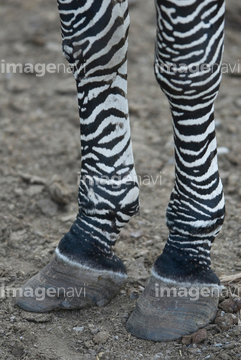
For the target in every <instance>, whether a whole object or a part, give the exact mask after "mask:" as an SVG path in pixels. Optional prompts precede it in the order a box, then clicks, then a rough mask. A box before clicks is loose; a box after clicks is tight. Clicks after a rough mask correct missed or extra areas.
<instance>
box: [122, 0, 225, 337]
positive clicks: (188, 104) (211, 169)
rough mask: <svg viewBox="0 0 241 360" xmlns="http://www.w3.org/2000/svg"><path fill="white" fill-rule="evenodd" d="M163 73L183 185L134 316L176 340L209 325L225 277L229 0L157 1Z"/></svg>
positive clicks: (135, 322)
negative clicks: (224, 95) (224, 77)
mask: <svg viewBox="0 0 241 360" xmlns="http://www.w3.org/2000/svg"><path fill="white" fill-rule="evenodd" d="M156 10H157V26H158V28H157V41H156V61H155V74H156V78H157V81H158V82H159V84H160V86H161V88H162V90H163V91H164V93H165V94H166V96H167V98H168V100H169V103H170V107H171V112H172V118H173V132H174V147H175V161H176V166H175V185H174V189H173V191H172V194H171V197H170V202H169V205H168V208H167V213H166V219H167V226H168V228H169V237H168V240H167V243H166V245H165V248H164V251H163V253H162V254H161V256H159V258H158V259H157V260H156V262H155V264H154V266H153V269H152V275H151V278H150V280H149V283H148V284H147V287H146V288H145V290H144V293H143V294H142V295H141V297H140V298H139V299H138V301H137V305H136V308H135V310H134V312H133V313H132V315H131V317H130V319H129V320H128V323H127V329H128V330H129V331H130V332H131V333H132V334H134V335H136V336H138V337H141V338H145V339H149V340H159V341H161V340H173V339H177V338H179V337H181V336H183V335H186V334H189V333H191V332H194V331H196V330H197V329H199V328H201V327H203V326H205V325H207V324H208V323H209V322H210V321H211V320H212V319H213V318H214V317H215V314H216V311H217V304H218V293H219V284H220V282H219V279H218V277H217V276H216V275H215V273H214V272H213V271H212V270H211V267H210V265H211V261H210V249H211V245H212V242H213V241H214V238H215V236H216V235H217V233H218V232H219V231H220V229H221V226H222V223H223V221H224V213H225V209H224V197H223V188H222V183H221V180H220V177H219V173H218V164H217V145H216V137H215V121H214V113H213V111H214V108H213V103H214V100H215V98H216V96H217V93H218V88H219V84H220V80H221V70H220V65H221V59H222V52H223V28H224V10H225V9H224V1H223V0H205V1H199V0H187V1H180V0H157V1H156Z"/></svg>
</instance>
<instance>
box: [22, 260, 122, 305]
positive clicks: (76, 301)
mask: <svg viewBox="0 0 241 360" xmlns="http://www.w3.org/2000/svg"><path fill="white" fill-rule="evenodd" d="M126 278H127V275H126V274H124V273H118V272H113V271H105V270H96V269H91V268H88V267H86V266H81V265H79V264H78V265H70V264H68V263H66V262H65V261H63V260H62V259H60V258H58V257H57V256H56V254H55V255H54V257H53V259H52V260H51V261H50V262H49V263H48V265H46V266H45V267H44V268H43V269H42V270H41V271H40V272H39V273H38V274H36V275H35V276H33V277H32V278H31V279H30V280H28V281H27V282H26V283H25V284H24V285H23V287H22V289H21V291H20V292H19V293H18V296H17V304H18V305H19V306H20V307H21V308H22V309H24V310H26V311H33V312H47V311H51V310H53V309H81V308H84V307H88V306H92V305H97V306H102V305H106V304H107V303H108V302H109V301H110V300H111V299H112V298H113V297H114V296H115V295H116V293H117V292H118V290H119V288H120V287H121V285H122V284H123V282H124V281H125V279H126Z"/></svg>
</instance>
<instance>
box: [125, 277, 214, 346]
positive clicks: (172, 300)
mask: <svg viewBox="0 0 241 360" xmlns="http://www.w3.org/2000/svg"><path fill="white" fill-rule="evenodd" d="M218 295H219V286H218V285H215V284H214V285H207V284H199V283H195V284H190V283H177V282H171V281H170V282H167V281H162V280H161V278H159V277H156V276H155V275H154V274H152V275H151V277H150V279H149V282H148V284H147V286H146V288H145V290H144V292H143V293H142V294H141V296H140V298H139V299H138V300H137V304H136V307H135V309H134V311H133V313H132V314H131V316H130V318H129V320H128V321H127V324H126V329H127V331H129V332H130V333H131V334H132V335H134V336H136V337H138V338H142V339H146V340H154V341H169V340H176V339H179V338H181V337H182V336H184V335H188V334H191V333H193V332H195V331H197V330H198V329H200V328H202V327H204V326H206V325H207V324H209V323H210V322H211V321H212V320H213V319H214V318H215V315H216V312H217V306H218V298H219V296H218Z"/></svg>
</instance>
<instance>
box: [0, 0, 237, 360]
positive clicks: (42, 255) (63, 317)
mask: <svg viewBox="0 0 241 360" xmlns="http://www.w3.org/2000/svg"><path fill="white" fill-rule="evenodd" d="M130 14H131V30H130V40H129V44H130V47H129V100H130V101H129V105H130V117H131V127H132V139H133V148H134V155H135V163H136V170H137V174H138V176H139V177H140V185H141V215H140V216H139V217H136V218H134V219H133V220H132V221H131V222H130V224H129V225H128V226H127V227H126V228H125V229H124V230H123V232H122V234H121V236H120V239H119V241H118V243H117V245H116V253H117V255H118V256H120V257H121V258H122V259H123V261H124V263H125V265H126V267H127V269H128V274H129V278H128V281H127V282H126V284H125V285H124V287H123V288H122V290H120V292H119V294H118V295H117V297H116V298H115V299H113V300H112V302H111V303H110V304H109V305H107V306H106V307H100V308H89V309H85V310H81V311H58V312H52V313H48V314H32V313H27V312H25V311H23V310H21V309H20V308H18V307H17V306H16V304H15V298H14V297H5V298H4V297H3V296H0V319H1V320H0V359H2V360H15V359H16V360H20V359H21V360H22V359H25V360H75V359H81V360H87V359H88V360H92V359H93V360H94V359H99V360H101V359H102V360H103V359H105V360H107V359H109V360H123V359H128V360H129V359H134V360H135V359H138V360H142V359H143V360H155V359H165V360H169V359H170V360H171V359H185V360H186V359H198V360H199V359H200V360H204V359H228V360H229V359H230V360H231V359H241V323H240V321H239V320H238V315H239V314H238V313H236V315H232V314H231V313H230V311H231V309H230V308H227V307H226V308H225V309H224V307H223V309H224V310H222V313H221V316H223V319H224V321H223V322H217V321H216V323H213V324H211V325H209V326H208V327H207V328H206V330H207V333H206V336H205V337H206V338H205V339H204V341H202V342H201V343H198V344H197V343H191V344H189V345H188V344H183V342H184V341H183V342H182V341H175V342H166V343H165V342H164V343H156V342H152V341H144V340H140V339H137V338H135V337H133V336H131V335H130V334H129V333H127V331H126V330H125V323H126V320H127V318H128V317H129V315H130V313H131V311H132V309H133V308H134V305H135V302H136V299H137V298H138V296H139V294H140V293H141V291H142V290H143V287H144V285H145V282H146V280H147V278H148V276H149V273H150V268H151V266H152V264H153V262H154V260H155V259H156V257H157V256H158V255H160V253H161V251H162V249H163V247H164V244H165V241H166V238H167V235H168V231H167V228H166V226H165V209H166V206H167V203H168V199H169V194H170V192H171V189H172V187H173V180H174V171H173V170H174V159H173V140H172V126H171V116H170V112H169V107H168V103H167V100H166V98H165V96H164V95H163V94H162V93H161V91H160V90H159V88H158V85H157V84H156V81H155V78H154V75H153V61H154V39H155V10H154V3H153V2H152V1H147V0H137V1H136V2H133V3H132V4H131V7H130ZM0 24H1V31H0V44H1V47H0V69H1V71H0V129H1V132H0V144H1V146H0V175H1V176H0V242H1V248H0V249H1V250H0V276H1V278H0V286H1V288H3V287H5V289H6V288H12V287H18V286H20V285H21V284H23V283H24V282H25V281H26V280H27V279H29V278H30V277H31V276H32V275H34V274H35V273H36V272H37V271H39V270H40V269H41V268H42V267H43V266H44V265H45V264H47V262H48V261H49V260H50V258H51V256H52V254H53V252H54V249H55V247H56V245H57V244H58V242H59V240H60V238H61V237H62V236H63V234H64V233H65V232H66V231H68V229H69V227H70V225H71V223H72V221H73V219H74V218H75V214H76V211H77V191H78V187H77V176H78V175H77V174H78V172H79V170H80V146H79V120H78V110H77V102H76V94H75V82H74V79H73V78H72V75H71V74H70V73H66V72H65V73H64V71H63V67H61V69H60V72H59V73H57V72H54V73H48V74H46V75H45V76H40V73H39V71H37V73H34V74H29V73H24V74H21V73H19V72H18V73H16V74H13V73H6V72H5V71H4V65H5V64H6V63H20V64H22V65H23V64H26V63H30V64H35V65H36V64H38V63H40V64H48V63H51V64H55V65H56V66H57V64H65V65H66V66H67V63H66V61H65V59H64V58H63V56H62V51H61V37H60V31H59V19H58V12H57V7H56V2H55V1H47V0H35V1H32V0H24V1H22V0H1V2H0ZM240 31H241V4H239V2H238V1H236V0H228V1H227V22H226V47H225V53H224V64H227V66H229V68H228V70H227V67H226V68H224V71H223V72H224V74H223V81H222V86H221V89H220V93H219V96H218V99H217V101H216V120H217V138H218V146H219V167H220V174H221V176H222V179H223V183H224V189H225V195H226V207H227V215H226V222H225V225H224V227H223V230H222V232H221V234H220V235H219V236H218V238H217V240H216V242H215V243H214V245H213V249H212V266H213V269H214V270H215V272H216V273H217V274H218V275H219V276H222V275H233V274H236V273H238V272H240V271H241V224H240V214H241V202H240V200H241V189H240V178H241V156H240V154H241V128H240V125H241V64H240V60H241V37H240ZM38 69H39V70H40V67H39V68H38ZM225 69H226V70H225ZM146 175H149V176H152V178H153V180H154V182H155V184H154V183H153V184H149V183H148V182H146V181H145V180H146ZM53 176H55V177H54V178H53ZM50 184H52V185H50ZM57 187H59V189H62V192H63V195H58V193H57V191H56V188H57ZM65 192H66V194H67V195H66V196H65ZM63 198H64V200H65V202H66V204H65V205H61V204H58V201H60V200H61V199H62V200H63ZM221 300H224V298H222V299H221ZM221 304H222V303H221ZM220 306H221V307H222V305H220ZM230 319H231V320H230ZM232 319H233V320H232ZM233 323H236V324H234V325H233ZM97 334H99V335H98V336H97Z"/></svg>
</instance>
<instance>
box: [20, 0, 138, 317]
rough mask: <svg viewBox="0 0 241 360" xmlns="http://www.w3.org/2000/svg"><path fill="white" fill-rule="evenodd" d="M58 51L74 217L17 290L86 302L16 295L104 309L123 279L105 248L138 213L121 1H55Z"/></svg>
mask: <svg viewBox="0 0 241 360" xmlns="http://www.w3.org/2000/svg"><path fill="white" fill-rule="evenodd" d="M58 7H59V13H60V19H61V29H62V37H63V52H64V54H65V56H66V58H67V60H68V61H69V63H70V65H71V66H72V70H73V74H74V77H75V80H76V83H77V92H78V104H79V114H80V127H81V151H82V165H81V178H80V186H79V213H78V215H77V218H76V221H75V222H74V224H73V225H72V227H71V229H70V231H69V232H68V233H67V234H66V235H65V236H64V237H63V239H62V240H61V241H60V243H59V245H58V247H57V249H56V253H55V257H54V259H53V260H52V261H51V262H50V264H48V265H47V267H46V268H44V269H43V270H42V271H41V272H40V273H39V274H37V275H36V276H35V277H34V278H33V279H31V280H30V281H28V282H27V283H26V284H25V285H24V287H25V288H26V287H27V286H28V287H34V288H36V287H41V286H45V288H48V287H54V288H58V287H62V288H65V289H66V288H67V287H76V288H78V289H81V288H82V287H83V286H84V284H85V286H87V288H86V289H85V295H86V297H85V299H83V298H82V297H81V298H78V297H70V298H69V299H67V300H66V299H65V298H64V297H63V296H62V297H57V296H56V297H52V299H51V298H47V297H46V300H45V301H42V302H41V303H40V302H37V301H36V300H35V299H34V298H28V299H26V298H19V299H18V304H19V305H20V306H21V307H23V308H25V309H27V310H31V311H48V310H51V309H53V308H61V307H62V308H63V307H64V308H80V307H83V306H86V305H89V304H98V305H103V304H105V303H106V302H108V301H109V300H110V299H111V297H113V296H114V295H115V294H116V292H117V290H118V289H119V287H120V285H121V284H122V283H123V281H124V279H125V278H126V269H125V266H124V265H123V263H122V261H121V260H120V259H119V258H118V257H117V256H116V255H115V254H114V253H113V251H112V248H113V246H114V244H115V241H116V238H117V236H118V233H119V232H120V229H121V228H122V227H123V226H124V225H125V224H126V223H127V222H128V221H129V219H130V218H131V217H132V216H133V215H135V214H136V213H137V212H138V209H139V199H138V197H139V190H138V184H137V177H136V173H135V169H134V161H133V154H132V147H131V140H130V125H129V116H128V103H127V41H128V29H129V14H128V3H127V0H125V1H112V0H103V1H99V0H83V1H79V0H58Z"/></svg>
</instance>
